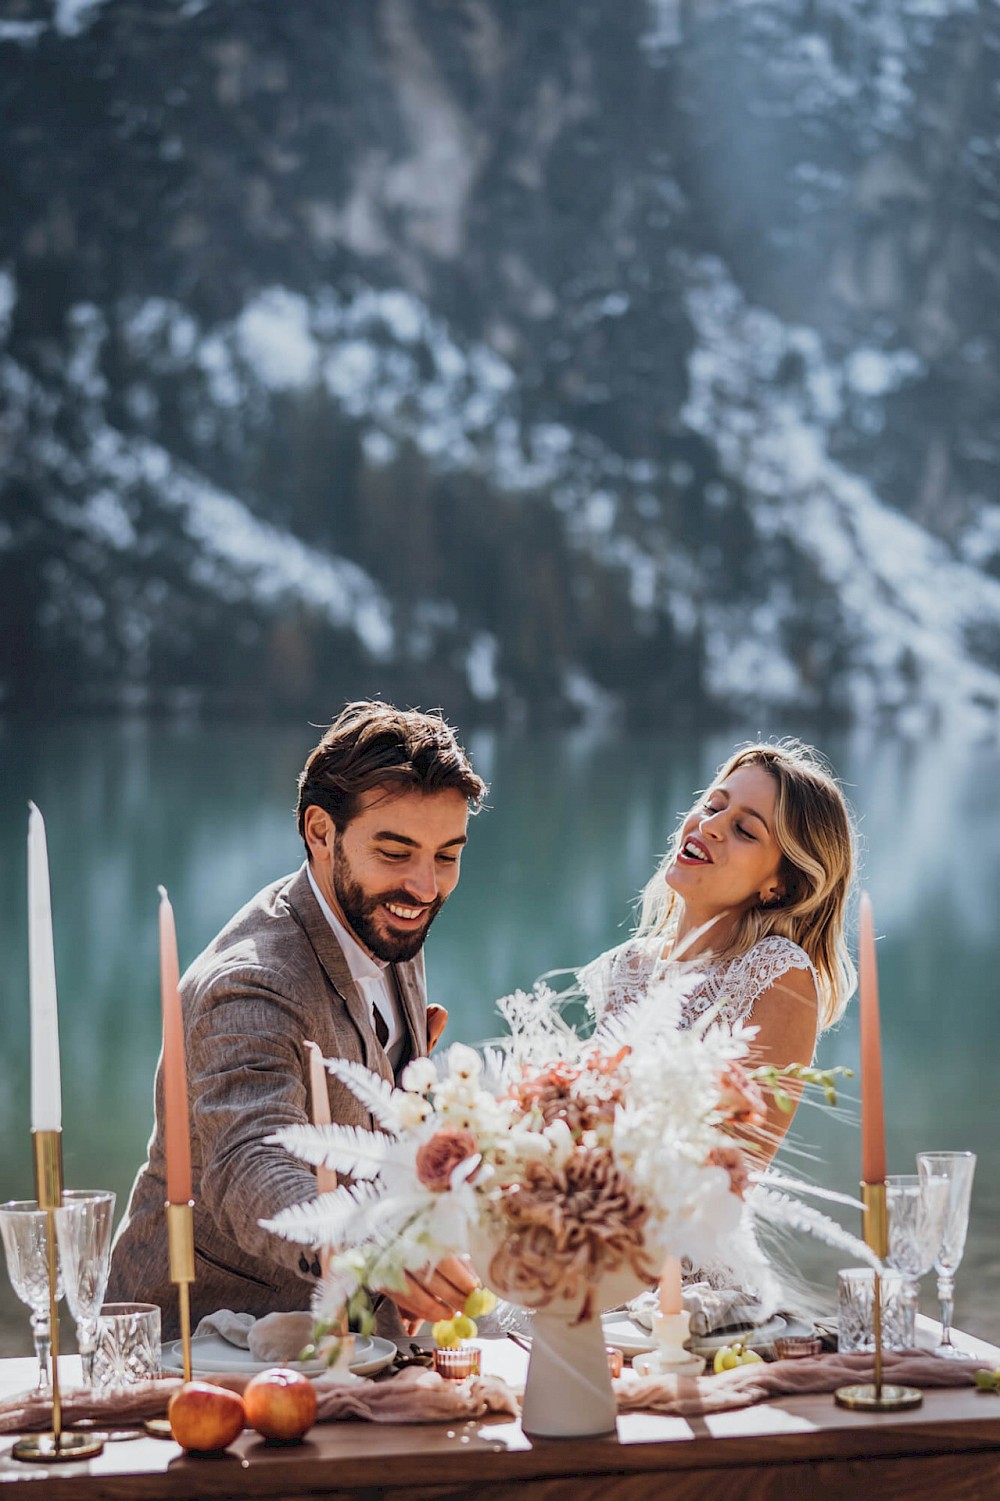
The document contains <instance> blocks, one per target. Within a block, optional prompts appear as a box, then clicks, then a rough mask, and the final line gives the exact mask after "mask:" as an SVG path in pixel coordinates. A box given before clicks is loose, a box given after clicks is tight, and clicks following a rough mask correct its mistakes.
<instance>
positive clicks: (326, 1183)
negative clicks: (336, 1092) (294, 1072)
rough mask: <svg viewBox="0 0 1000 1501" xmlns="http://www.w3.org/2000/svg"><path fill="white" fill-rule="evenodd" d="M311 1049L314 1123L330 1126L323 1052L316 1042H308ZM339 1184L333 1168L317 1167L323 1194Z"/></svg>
mask: <svg viewBox="0 0 1000 1501" xmlns="http://www.w3.org/2000/svg"><path fill="white" fill-rule="evenodd" d="M306 1047H307V1048H308V1049H309V1095H310V1100H311V1105H312V1110H311V1114H312V1123H313V1125H314V1126H328V1125H329V1124H330V1095H329V1091H328V1090H327V1085H326V1069H325V1068H324V1067H323V1054H322V1053H321V1052H320V1050H319V1048H318V1047H317V1046H316V1044H315V1043H314V1042H307V1043H306ZM336 1186H337V1174H336V1173H335V1172H334V1170H333V1169H332V1168H329V1167H323V1166H320V1167H318V1168H317V1169H316V1187H317V1189H318V1190H319V1192H320V1193H321V1194H325V1193H332V1192H333V1190H334V1189H335V1188H336Z"/></svg>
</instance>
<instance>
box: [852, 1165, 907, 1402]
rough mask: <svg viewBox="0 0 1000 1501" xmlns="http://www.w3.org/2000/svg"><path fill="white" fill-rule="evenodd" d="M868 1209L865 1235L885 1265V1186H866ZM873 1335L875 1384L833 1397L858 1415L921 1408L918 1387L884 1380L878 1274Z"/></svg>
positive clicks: (863, 1190) (876, 1275)
mask: <svg viewBox="0 0 1000 1501" xmlns="http://www.w3.org/2000/svg"><path fill="white" fill-rule="evenodd" d="M861 1202H862V1204H863V1205H864V1214H863V1217H862V1233H863V1235H864V1238H865V1242H866V1244H867V1245H868V1246H870V1247H871V1249H872V1250H873V1251H874V1252H875V1255H876V1256H877V1257H878V1258H879V1260H880V1261H881V1260H882V1259H883V1258H884V1257H885V1256H886V1254H887V1252H888V1250H889V1219H888V1215H887V1213H886V1203H885V1184H884V1183H862V1185H861ZM872 1333H873V1335H874V1338H875V1368H874V1371H873V1377H874V1380H873V1381H872V1382H870V1383H868V1382H863V1383H861V1384H859V1385H856V1386H840V1387H838V1388H837V1390H836V1391H835V1392H834V1394H833V1398H834V1401H835V1402H836V1403H837V1404H838V1405H839V1406H840V1407H847V1408H850V1409H852V1410H853V1411H856V1412H902V1411H904V1410H905V1409H906V1408H908V1407H919V1406H920V1404H921V1402H922V1401H923V1400H924V1394H923V1392H922V1391H920V1389H919V1388H918V1387H916V1386H897V1385H896V1384H895V1383H888V1384H886V1383H885V1382H883V1380H882V1274H881V1272H880V1271H879V1270H878V1269H876V1270H875V1272H874V1287H873V1297H872Z"/></svg>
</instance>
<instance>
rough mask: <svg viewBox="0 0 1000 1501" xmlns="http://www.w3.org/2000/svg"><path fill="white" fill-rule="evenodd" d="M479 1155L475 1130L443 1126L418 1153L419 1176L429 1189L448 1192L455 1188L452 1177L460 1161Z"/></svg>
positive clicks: (436, 1191) (435, 1191)
mask: <svg viewBox="0 0 1000 1501" xmlns="http://www.w3.org/2000/svg"><path fill="white" fill-rule="evenodd" d="M477 1153H478V1148H477V1146H476V1138H475V1137H474V1136H473V1134H472V1132H471V1131H459V1130H456V1128H455V1127H454V1126H443V1127H442V1128H441V1130H440V1131H435V1132H434V1135H433V1136H432V1137H431V1138H430V1140H429V1141H425V1142H424V1144H423V1146H422V1147H420V1148H419V1149H418V1151H417V1159H416V1167H417V1177H418V1178H419V1179H420V1182H421V1183H422V1184H423V1185H424V1187H425V1188H429V1189H432V1190H433V1192H434V1193H444V1192H445V1190H446V1189H448V1188H450V1186H451V1175H452V1173H453V1172H454V1171H455V1169H456V1168H457V1167H458V1165H459V1163H460V1162H465V1161H466V1159H467V1158H469V1157H475V1156H476V1155H477Z"/></svg>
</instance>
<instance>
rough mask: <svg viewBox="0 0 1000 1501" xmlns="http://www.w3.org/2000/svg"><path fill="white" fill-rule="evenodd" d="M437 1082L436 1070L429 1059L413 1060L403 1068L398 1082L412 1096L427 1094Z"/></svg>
mask: <svg viewBox="0 0 1000 1501" xmlns="http://www.w3.org/2000/svg"><path fill="white" fill-rule="evenodd" d="M437 1081H438V1076H437V1069H436V1068H435V1067H434V1065H433V1063H432V1062H431V1060H430V1059H429V1058H413V1059H411V1060H410V1062H409V1063H408V1064H407V1065H406V1067H405V1068H404V1070H403V1075H402V1078H401V1079H400V1081H399V1082H400V1083H401V1084H402V1086H403V1088H404V1089H408V1090H412V1091H413V1093H414V1094H428V1093H429V1092H430V1091H431V1090H432V1089H433V1088H434V1086H435V1084H436V1083H437Z"/></svg>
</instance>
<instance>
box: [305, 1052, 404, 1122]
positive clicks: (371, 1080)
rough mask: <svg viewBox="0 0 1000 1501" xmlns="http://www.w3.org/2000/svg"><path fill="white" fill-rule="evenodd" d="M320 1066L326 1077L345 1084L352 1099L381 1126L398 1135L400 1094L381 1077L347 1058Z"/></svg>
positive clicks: (328, 1061)
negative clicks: (324, 1070) (325, 1072)
mask: <svg viewBox="0 0 1000 1501" xmlns="http://www.w3.org/2000/svg"><path fill="white" fill-rule="evenodd" d="M323 1064H324V1067H325V1068H326V1071H327V1073H328V1074H332V1075H333V1077H334V1078H335V1079H339V1080H340V1082H341V1084H346V1085H347V1087H348V1089H349V1090H350V1091H351V1093H352V1094H353V1095H354V1097H355V1099H358V1100H360V1101H361V1103H362V1105H364V1107H365V1109H366V1110H370V1111H371V1113H372V1115H373V1116H374V1117H375V1119H376V1120H377V1121H378V1123H379V1125H380V1126H384V1127H385V1129H386V1130H387V1131H393V1132H395V1133H397V1134H398V1132H399V1130H400V1122H399V1102H400V1100H401V1099H402V1098H403V1095H404V1091H403V1090H400V1089H393V1087H392V1085H391V1084H390V1083H389V1082H388V1081H387V1080H386V1079H383V1078H382V1076H381V1075H380V1074H373V1073H372V1071H371V1069H367V1068H365V1066H364V1064H363V1063H355V1062H354V1061H353V1059H350V1058H324V1059H323Z"/></svg>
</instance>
